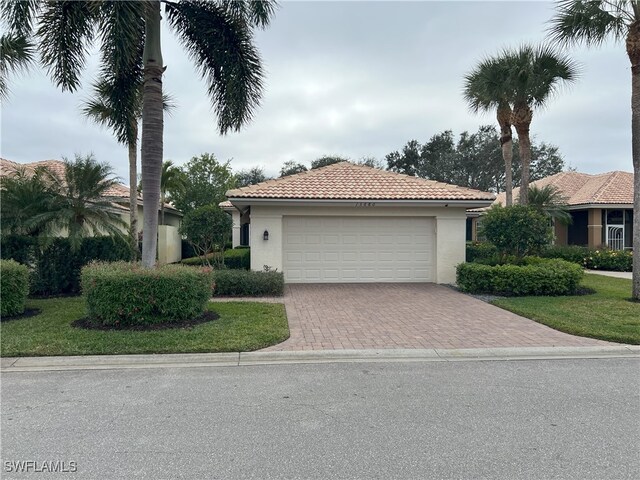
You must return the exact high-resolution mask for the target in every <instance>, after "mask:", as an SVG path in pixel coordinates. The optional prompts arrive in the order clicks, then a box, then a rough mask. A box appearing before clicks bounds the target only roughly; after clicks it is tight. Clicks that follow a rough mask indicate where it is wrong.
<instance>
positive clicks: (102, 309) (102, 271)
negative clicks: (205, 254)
mask: <svg viewBox="0 0 640 480" xmlns="http://www.w3.org/2000/svg"><path fill="white" fill-rule="evenodd" d="M212 288H213V275H212V274H211V270H210V269H209V270H208V269H201V268H192V267H186V266H182V265H165V266H162V267H157V268H155V269H147V268H142V266H141V265H140V264H137V263H127V262H113V263H92V264H90V265H87V266H85V267H84V268H83V269H82V295H83V296H84V298H85V301H86V305H87V312H88V316H89V318H90V319H91V320H92V321H95V322H98V323H100V324H102V325H113V326H123V327H124V326H130V325H145V324H152V323H163V322H171V321H182V320H188V319H191V318H195V317H197V316H198V315H200V314H202V313H203V312H204V311H205V308H206V305H207V301H208V300H209V299H210V298H211V294H212Z"/></svg>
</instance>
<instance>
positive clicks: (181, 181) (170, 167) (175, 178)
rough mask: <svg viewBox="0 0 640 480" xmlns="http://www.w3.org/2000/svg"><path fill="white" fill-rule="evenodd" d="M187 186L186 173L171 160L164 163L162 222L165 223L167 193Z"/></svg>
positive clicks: (161, 196) (161, 202)
mask: <svg viewBox="0 0 640 480" xmlns="http://www.w3.org/2000/svg"><path fill="white" fill-rule="evenodd" d="M186 186H187V182H186V179H185V178H184V173H182V170H180V169H179V168H178V167H176V166H175V165H174V164H173V162H172V161H171V160H167V161H165V162H163V163H162V175H161V176H160V224H161V225H164V205H165V203H166V201H167V193H169V194H170V193H171V192H184V189H185V188H186Z"/></svg>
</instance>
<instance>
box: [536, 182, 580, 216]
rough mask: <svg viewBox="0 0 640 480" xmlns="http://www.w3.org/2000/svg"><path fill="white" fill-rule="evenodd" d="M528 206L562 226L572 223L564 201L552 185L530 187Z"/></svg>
mask: <svg viewBox="0 0 640 480" xmlns="http://www.w3.org/2000/svg"><path fill="white" fill-rule="evenodd" d="M529 205H530V206H531V207H533V208H535V209H537V210H539V211H540V212H542V213H544V214H545V215H547V216H549V217H550V218H552V219H554V220H556V221H558V222H560V223H561V224H563V225H569V224H570V223H571V222H572V217H571V213H570V212H569V209H568V207H567V203H566V199H565V198H564V197H563V196H562V194H561V193H560V191H559V190H558V189H557V188H556V187H555V186H554V185H544V186H543V187H538V186H536V185H532V186H530V187H529Z"/></svg>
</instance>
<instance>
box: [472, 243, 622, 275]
mask: <svg viewBox="0 0 640 480" xmlns="http://www.w3.org/2000/svg"><path fill="white" fill-rule="evenodd" d="M540 256H541V257H544V258H559V259H562V260H566V261H568V262H573V263H577V264H579V265H581V266H583V267H584V268H588V269H590V270H614V271H619V272H630V271H631V267H632V264H633V254H632V252H631V251H630V250H610V249H608V248H600V249H591V248H588V247H583V246H579V245H568V246H549V247H546V248H545V249H544V250H543V251H542V252H541V254H540ZM467 262H477V263H484V264H488V265H496V264H499V263H508V262H505V260H504V259H500V258H499V256H498V250H497V248H496V247H495V246H494V245H492V244H490V243H487V242H469V243H467Z"/></svg>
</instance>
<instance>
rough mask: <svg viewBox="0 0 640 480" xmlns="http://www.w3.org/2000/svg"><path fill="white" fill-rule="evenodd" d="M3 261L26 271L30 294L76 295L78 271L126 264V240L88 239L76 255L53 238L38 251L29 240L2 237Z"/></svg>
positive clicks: (64, 241)
mask: <svg viewBox="0 0 640 480" xmlns="http://www.w3.org/2000/svg"><path fill="white" fill-rule="evenodd" d="M0 254H1V256H2V258H3V259H13V260H16V261H17V262H20V263H22V264H25V265H27V266H28V267H29V269H30V290H29V292H30V294H31V295H36V296H51V295H62V294H72V295H73V294H78V293H80V271H81V269H82V267H83V266H84V265H86V264H88V263H89V262H91V261H94V260H98V261H110V262H112V261H118V260H129V259H130V258H131V249H130V247H129V244H128V243H127V241H126V240H124V239H121V238H116V237H89V238H85V239H84V240H82V245H81V246H80V248H79V249H78V250H77V251H75V252H74V251H73V250H72V249H71V245H70V243H69V240H68V239H66V238H56V239H54V240H53V241H51V243H50V244H49V245H47V246H46V247H44V248H43V247H41V246H40V245H39V244H38V242H37V240H36V239H34V238H32V237H21V236H13V235H12V236H6V237H2V239H1V242H0Z"/></svg>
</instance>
